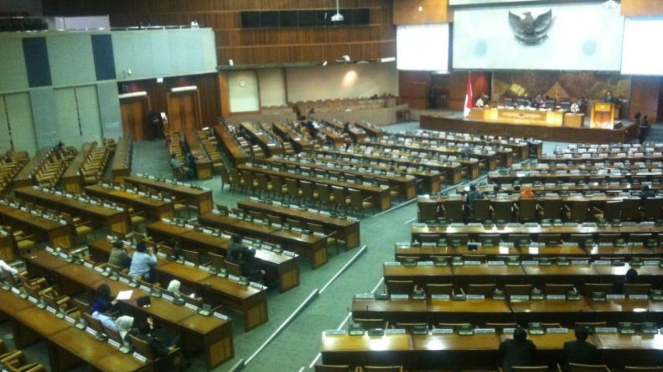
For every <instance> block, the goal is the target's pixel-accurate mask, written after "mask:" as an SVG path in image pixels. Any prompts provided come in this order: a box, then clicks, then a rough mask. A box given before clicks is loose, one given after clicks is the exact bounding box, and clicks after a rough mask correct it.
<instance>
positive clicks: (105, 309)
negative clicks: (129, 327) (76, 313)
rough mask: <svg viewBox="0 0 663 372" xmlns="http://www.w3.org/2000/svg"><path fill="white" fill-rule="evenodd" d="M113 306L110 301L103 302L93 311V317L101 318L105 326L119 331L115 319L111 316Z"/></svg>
mask: <svg viewBox="0 0 663 372" xmlns="http://www.w3.org/2000/svg"><path fill="white" fill-rule="evenodd" d="M111 308H112V306H111V303H110V302H103V303H102V304H101V306H100V307H99V310H98V311H95V312H93V313H92V317H93V318H94V319H99V321H100V322H101V324H102V325H103V326H104V327H106V328H108V329H111V330H113V331H117V326H116V325H115V320H113V318H112V317H111Z"/></svg>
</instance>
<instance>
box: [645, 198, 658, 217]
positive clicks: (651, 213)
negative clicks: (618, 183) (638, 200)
mask: <svg viewBox="0 0 663 372" xmlns="http://www.w3.org/2000/svg"><path fill="white" fill-rule="evenodd" d="M662 207H663V198H648V199H647V200H645V201H644V202H643V203H642V208H643V209H644V211H643V218H644V219H645V220H656V219H659V218H661V208H662Z"/></svg>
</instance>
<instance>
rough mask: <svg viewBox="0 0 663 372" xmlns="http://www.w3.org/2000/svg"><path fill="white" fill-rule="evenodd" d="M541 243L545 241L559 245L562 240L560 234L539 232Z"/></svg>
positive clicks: (547, 243) (548, 243)
mask: <svg viewBox="0 0 663 372" xmlns="http://www.w3.org/2000/svg"><path fill="white" fill-rule="evenodd" d="M537 241H538V242H539V243H545V244H546V245H552V246H557V245H559V244H560V242H561V235H560V234H539V237H538V238H537Z"/></svg>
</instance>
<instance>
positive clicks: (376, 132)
mask: <svg viewBox="0 0 663 372" xmlns="http://www.w3.org/2000/svg"><path fill="white" fill-rule="evenodd" d="M354 124H355V125H356V126H358V127H359V128H361V129H363V130H365V131H366V133H368V135H369V136H371V137H382V136H384V135H385V134H387V132H386V131H385V130H384V129H381V128H380V127H378V126H376V125H373V124H370V123H366V122H363V121H361V122H355V123H354Z"/></svg>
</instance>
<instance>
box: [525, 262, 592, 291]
mask: <svg viewBox="0 0 663 372" xmlns="http://www.w3.org/2000/svg"><path fill="white" fill-rule="evenodd" d="M523 270H525V274H526V275H527V282H528V283H530V284H533V285H534V286H535V287H537V288H540V289H543V287H544V285H545V284H547V283H548V284H573V285H574V286H575V288H576V289H578V291H580V292H581V293H583V292H584V288H585V283H596V282H598V275H597V272H596V270H595V269H594V266H593V265H567V266H561V265H556V264H552V265H523Z"/></svg>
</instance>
